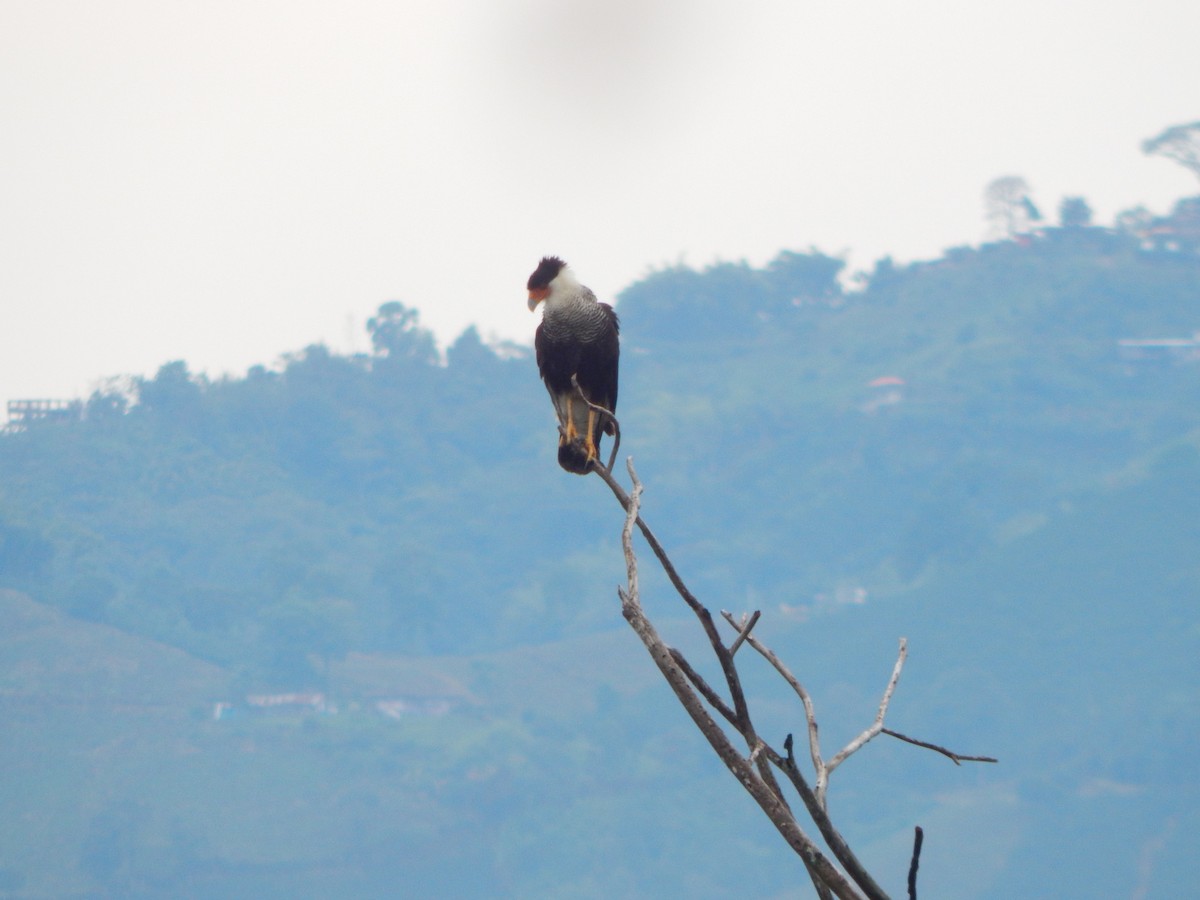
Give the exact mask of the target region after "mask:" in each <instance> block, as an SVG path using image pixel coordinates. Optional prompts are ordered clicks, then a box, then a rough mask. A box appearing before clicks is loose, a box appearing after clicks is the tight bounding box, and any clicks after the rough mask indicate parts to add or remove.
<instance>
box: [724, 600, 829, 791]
mask: <svg viewBox="0 0 1200 900" xmlns="http://www.w3.org/2000/svg"><path fill="white" fill-rule="evenodd" d="M721 615H723V616H724V617H725V621H726V622H728V623H729V624H730V625H732V626H733V627H734V628H735V629H736V630H737V631H738V632H739V636H740V634H741V631H742V629H741V626H740V625H739V624H738V623H737V622H735V621H734V620H733V617H732V616H731V615H729V613H727V612H725V611H722V612H721ZM746 642H747V643H748V644H749V645H750V646H751V647H753V648H754V649H755V650H756V651H758V653H759V654H760V655H761V656H762V657H763V658H764V659H765V660H766V661H767V662H769V663H770V664H771V666H772V667H773V668H774V669H775V671H776V672H778V673H779V674H780V676H781V677H782V678H783V680H784V681H786V682H787V683H788V685H789V686H790V687H791V689H792V690H793V691H795V692H796V696H797V697H799V698H800V703H801V704H802V705H803V706H804V718H805V721H806V722H807V724H808V752H809V755H810V756H811V758H812V764H813V769H814V770H815V771H816V773H817V777H818V778H819V779H820V780H821V781H822V782H823V781H824V778H823V777H822V773H823V772H824V771H825V762H824V761H823V760H822V759H821V745H820V741H819V739H818V738H819V729H818V727H817V713H816V710H815V708H814V707H813V702H812V698H811V697H810V696H809V694H808V691H807V690H806V689H805V687H804V685H802V684H801V683H800V681H799V679H797V678H796V676H795V675H793V674H792V673H791V672H790V671H789V670H788V667H787V666H785V665H784V664H783V662H782V661H781V660H780V659H779V657H778V656H776V655H775V652H774V651H773V650H771V648H769V647H767V646H766V645H765V644H763V643H762V642H761V641H760V640H759V639H758V638H756V637H754V636H753V635H751V634H748V633H747V635H746Z"/></svg>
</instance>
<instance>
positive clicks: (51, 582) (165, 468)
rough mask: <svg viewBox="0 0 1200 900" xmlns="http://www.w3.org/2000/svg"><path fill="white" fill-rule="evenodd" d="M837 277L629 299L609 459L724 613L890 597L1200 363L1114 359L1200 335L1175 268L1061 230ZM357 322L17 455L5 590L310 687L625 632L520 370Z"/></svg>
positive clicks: (811, 273) (120, 398) (1145, 423)
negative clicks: (382, 655)
mask: <svg viewBox="0 0 1200 900" xmlns="http://www.w3.org/2000/svg"><path fill="white" fill-rule="evenodd" d="M840 269H841V263H840V261H838V260H836V259H833V258H830V257H828V256H824V255H822V254H820V253H817V252H810V253H783V254H781V255H780V256H779V257H778V258H776V259H775V260H774V261H773V262H772V263H771V264H770V265H768V266H767V267H765V268H763V269H755V268H752V267H749V266H746V265H744V264H721V265H717V266H714V267H712V268H710V269H707V270H705V271H693V270H690V269H684V268H679V269H668V270H665V271H660V272H656V273H654V274H652V275H650V276H648V277H647V278H645V279H644V280H643V281H641V282H639V283H637V284H634V285H633V286H631V287H630V288H628V289H627V290H626V291H625V292H624V293H623V294H622V295H621V296H620V298H619V302H618V308H619V311H620V314H621V316H622V320H623V335H624V352H623V369H622V391H621V397H622V400H621V410H620V413H621V421H622V425H623V430H624V436H625V443H624V446H623V448H622V453H623V455H624V454H625V453H629V454H632V455H633V456H634V457H635V460H636V461H637V463H638V464H639V466H640V471H641V473H642V474H643V475H644V477H645V478H646V480H647V482H648V484H649V494H648V500H647V502H648V503H649V504H650V509H651V510H653V511H654V512H655V513H656V514H657V518H659V519H660V521H663V523H664V524H663V526H661V527H663V529H664V531H665V533H666V535H668V536H669V538H670V540H671V543H672V545H673V546H674V547H675V549H676V552H678V553H679V554H680V557H681V558H680V561H681V563H682V564H684V565H685V566H687V567H689V568H690V569H691V570H693V571H696V573H697V575H698V576H700V577H703V578H704V579H705V584H706V587H708V588H709V589H710V590H712V591H715V592H719V593H720V594H722V595H732V596H735V597H744V596H747V595H752V596H755V597H761V598H771V599H772V600H773V601H775V602H780V601H786V602H787V603H790V604H804V603H806V602H809V601H810V600H811V598H813V597H814V596H816V595H819V594H828V593H829V592H830V591H833V590H835V589H836V587H837V586H838V585H839V584H846V583H854V584H859V585H862V586H864V587H866V588H867V589H869V590H871V591H876V592H878V591H884V592H886V591H889V590H895V589H898V588H901V587H903V586H904V585H907V584H909V583H911V582H912V580H913V579H915V578H917V577H918V576H919V575H920V574H921V573H922V572H923V571H925V570H927V569H928V567H929V566H931V565H933V564H935V563H936V562H937V561H939V560H942V561H945V560H951V561H953V560H959V559H963V558H966V557H968V556H970V555H971V554H973V553H975V552H977V551H978V550H979V549H980V548H981V547H984V546H986V545H988V544H989V543H991V542H995V541H996V540H998V539H999V536H1001V535H1003V534H1005V533H1006V530H1010V529H1012V528H1014V527H1016V526H1015V525H1014V524H1013V523H1016V522H1021V521H1025V520H1027V519H1028V517H1030V516H1038V515H1042V514H1044V513H1045V512H1047V511H1048V510H1052V509H1054V508H1055V505H1056V504H1058V503H1059V502H1060V501H1062V500H1063V499H1065V498H1068V497H1070V496H1072V495H1073V494H1075V493H1077V492H1080V491H1087V490H1091V489H1095V488H1098V487H1100V486H1102V485H1104V484H1105V483H1106V482H1107V481H1108V480H1111V479H1112V478H1114V477H1117V476H1118V475H1119V474H1120V473H1122V472H1123V471H1126V470H1128V469H1129V467H1131V466H1134V467H1136V466H1139V465H1144V464H1145V463H1146V462H1147V461H1148V460H1149V459H1151V458H1152V457H1153V456H1154V454H1156V453H1160V452H1163V451H1164V450H1166V449H1167V448H1169V447H1171V446H1173V445H1176V444H1181V443H1186V442H1187V441H1194V440H1195V429H1196V428H1197V427H1198V426H1200V405H1198V404H1197V403H1196V398H1197V397H1198V396H1200V392H1198V390H1197V388H1198V386H1200V363H1198V362H1197V361H1196V359H1195V357H1196V354H1197V353H1198V352H1200V351H1198V350H1197V348H1196V346H1195V345H1194V344H1193V345H1191V347H1190V349H1189V348H1188V347H1187V346H1171V345H1159V346H1155V345H1149V346H1139V345H1131V344H1129V343H1128V342H1129V341H1137V340H1148V339H1164V338H1172V339H1183V338H1191V337H1192V336H1193V335H1195V334H1196V333H1197V332H1198V331H1200V299H1198V298H1200V260H1198V258H1197V256H1196V255H1194V254H1182V253H1171V252H1147V251H1146V250H1144V249H1142V247H1141V246H1140V244H1139V242H1138V241H1137V240H1136V239H1135V238H1133V237H1131V236H1128V235H1125V234H1122V233H1120V232H1113V231H1110V230H1108V229H1101V228H1059V229H1047V230H1046V231H1044V232H1043V233H1042V234H1041V235H1039V236H1036V237H1026V238H1024V239H1023V240H1021V241H1020V242H1016V241H1006V242H1002V243H997V244H992V245H986V246H984V247H982V248H980V249H968V248H963V249H958V250H953V251H950V252H948V253H947V254H946V255H945V256H944V257H942V258H940V259H937V260H934V261H931V262H926V263H918V264H914V265H911V266H903V267H901V266H895V265H892V264H890V262H889V261H887V260H884V261H882V262H880V263H879V264H877V265H876V267H875V269H874V271H873V272H872V273H871V275H870V278H869V280H868V281H867V282H866V283H865V284H864V285H862V286H861V289H859V290H855V291H853V292H851V293H846V292H844V291H843V290H842V288H841V287H840V286H839V283H838V275H839V272H840ZM514 302H516V301H514ZM531 327H532V323H531ZM370 329H371V335H372V341H373V345H374V353H372V354H371V355H369V356H368V355H360V356H354V357H346V356H339V355H335V354H333V353H331V352H329V351H328V350H327V349H325V348H324V347H321V346H313V347H309V348H307V349H305V350H303V351H301V352H299V353H296V354H295V355H293V356H291V357H288V358H287V359H286V360H284V361H283V363H282V364H281V365H279V366H277V367H274V368H270V369H268V368H255V369H252V370H251V371H250V372H249V373H248V374H247V375H246V377H244V378H236V379H232V378H231V379H223V380H219V381H211V382H210V381H208V380H206V379H204V378H202V377H197V376H194V375H192V374H190V373H189V371H188V369H187V367H186V365H185V363H183V362H175V363H170V364H168V365H165V366H163V367H162V369H161V370H160V371H159V372H158V374H157V376H156V377H154V378H152V379H146V380H138V381H135V382H134V383H133V384H132V386H131V388H130V387H129V386H127V387H126V389H125V390H124V391H117V390H113V391H110V392H102V393H98V394H96V395H93V396H92V397H91V398H90V399H88V401H87V403H86V407H85V409H84V411H83V416H82V418H81V420H78V421H45V422H34V423H32V424H31V425H30V426H29V427H28V428H27V429H25V430H23V431H10V433H7V434H5V435H4V436H3V438H2V439H0V467H2V470H3V472H4V473H5V477H4V480H3V484H2V486H0V573H3V574H2V576H0V578H2V581H3V585H2V586H7V587H13V588H18V589H21V590H23V591H26V592H28V593H29V594H30V595H32V596H34V597H36V598H39V599H41V600H44V601H46V602H49V603H52V604H53V605H55V606H58V607H61V608H62V609H64V610H66V611H67V612H69V613H71V614H72V615H75V616H77V617H80V618H83V619H86V620H90V621H96V622H105V623H109V624H113V625H116V626H118V627H120V628H123V629H125V630H128V631H130V632H132V633H138V634H143V635H146V636H150V637H154V638H156V639H158V640H162V641H164V642H166V643H169V644H173V645H176V646H179V647H182V648H185V649H187V650H189V651H191V652H193V653H195V654H196V655H198V656H200V657H202V658H205V659H209V660H212V661H216V662H219V663H223V664H231V663H238V664H242V665H246V666H248V667H250V669H252V670H255V671H261V672H264V673H273V674H275V675H285V674H286V675H288V676H290V677H296V678H301V677H303V676H305V674H306V672H307V670H308V667H309V662H308V661H307V660H309V659H310V655H311V654H312V653H313V652H316V653H317V654H318V655H320V656H321V657H336V656H338V655H340V654H343V653H344V652H346V651H347V650H350V649H364V650H375V651H387V652H405V653H447V652H474V651H478V650H482V649H487V648H496V647H504V646H511V645H513V644H518V643H533V642H538V641H543V640H547V639H552V638H556V637H560V636H563V635H570V634H578V633H584V632H587V631H588V630H590V629H594V628H596V627H599V626H606V625H608V624H611V622H612V621H613V612H614V610H613V608H612V605H611V602H610V601H611V591H612V585H613V583H614V577H615V576H616V575H617V574H618V569H617V568H616V564H617V560H616V559H615V558H614V554H613V553H612V547H613V541H614V524H615V523H614V520H613V516H612V513H613V511H612V509H610V508H609V507H608V505H606V504H605V502H604V497H603V495H602V492H601V491H599V490H597V486H596V485H595V484H594V483H592V482H590V481H586V480H580V479H575V478H567V477H565V476H564V473H562V472H561V471H559V470H558V469H557V467H556V466H555V464H554V461H553V460H554V447H555V432H554V425H553V420H552V413H551V411H550V406H549V403H548V401H547V398H546V397H545V395H544V393H543V390H542V388H541V386H540V384H539V382H538V379H537V374H536V370H535V366H534V364H533V362H532V360H531V359H530V358H529V354H528V353H526V352H520V351H518V350H517V349H516V348H513V347H501V348H491V347H488V346H486V345H484V344H483V343H481V341H480V339H479V337H478V335H477V333H476V332H475V331H474V330H473V329H472V330H468V331H467V332H466V333H464V334H463V335H462V336H461V337H460V338H459V339H458V340H457V341H456V342H455V343H454V344H453V346H451V347H450V348H449V349H448V351H447V353H446V358H445V360H444V361H440V360H439V358H438V354H437V352H436V349H435V347H434V343H433V339H432V337H431V336H430V335H429V334H428V333H427V332H426V331H424V330H422V329H421V328H420V326H419V324H418V322H417V320H416V316H415V314H414V313H413V312H411V311H409V310H406V309H404V308H403V307H402V306H400V305H399V304H389V305H387V306H385V307H383V308H382V309H381V310H380V314H379V315H378V316H377V317H376V318H375V319H373V320H372V322H371V324H370ZM1122 341H1125V342H1126V343H1125V344H1124V345H1123V344H1122ZM309 674H312V673H309Z"/></svg>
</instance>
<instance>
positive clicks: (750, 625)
mask: <svg viewBox="0 0 1200 900" xmlns="http://www.w3.org/2000/svg"><path fill="white" fill-rule="evenodd" d="M721 615H723V616H724V617H725V618H726V619H728V618H729V613H727V612H726V611H725V610H721ZM761 615H762V612H761V611H759V610H757V609H756V610H755V611H754V615H752V616H751V617H750V621H749V622H747V621H746V617H745V615H743V616H742V623H743V624H742V628H741V630H740V631H739V632H738V636H737V638H736V639H735V640H734V642H733V643H732V644H730V645H729V655H730V656H733V655H734V654H735V653H737V652H738V647H740V646H742V642H743V641H745V640H746V638H748V637H750V632H751V631H752V630H753V629H754V626H755V625H757V624H758V617H759V616H761Z"/></svg>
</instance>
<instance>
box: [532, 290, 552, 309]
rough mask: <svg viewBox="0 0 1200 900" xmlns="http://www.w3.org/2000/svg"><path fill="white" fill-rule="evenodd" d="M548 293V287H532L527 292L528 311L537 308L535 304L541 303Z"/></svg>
mask: <svg viewBox="0 0 1200 900" xmlns="http://www.w3.org/2000/svg"><path fill="white" fill-rule="evenodd" d="M549 294H550V289H549V288H534V289H533V290H531V291H530V292H529V311H530V312H533V311H534V310H535V309H537V305H538V304H539V303H541V302H542V301H543V300H545V299H546V297H547V296H548V295H549Z"/></svg>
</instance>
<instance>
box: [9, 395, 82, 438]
mask: <svg viewBox="0 0 1200 900" xmlns="http://www.w3.org/2000/svg"><path fill="white" fill-rule="evenodd" d="M82 417H83V403H82V402H81V401H79V400H9V401H8V424H7V425H5V427H4V430H5V431H24V430H25V429H26V428H28V427H29V425H30V424H31V423H32V422H41V421H46V420H59V421H74V420H76V419H80V418H82Z"/></svg>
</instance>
